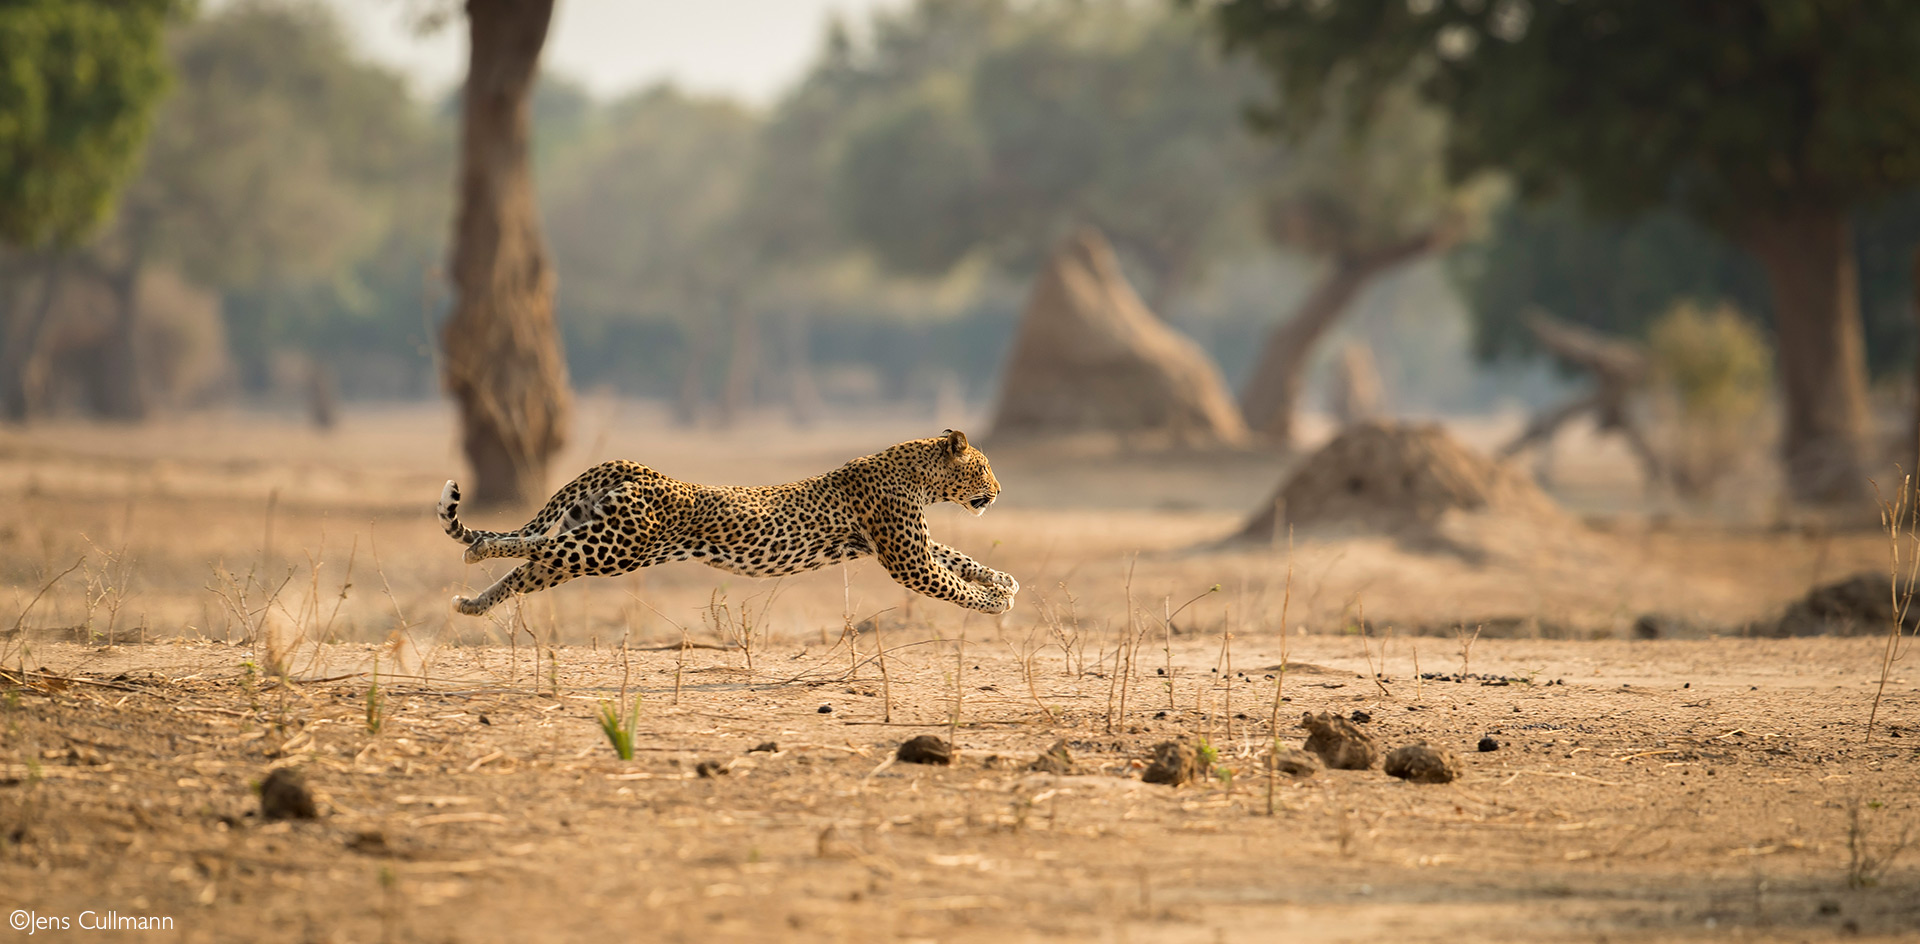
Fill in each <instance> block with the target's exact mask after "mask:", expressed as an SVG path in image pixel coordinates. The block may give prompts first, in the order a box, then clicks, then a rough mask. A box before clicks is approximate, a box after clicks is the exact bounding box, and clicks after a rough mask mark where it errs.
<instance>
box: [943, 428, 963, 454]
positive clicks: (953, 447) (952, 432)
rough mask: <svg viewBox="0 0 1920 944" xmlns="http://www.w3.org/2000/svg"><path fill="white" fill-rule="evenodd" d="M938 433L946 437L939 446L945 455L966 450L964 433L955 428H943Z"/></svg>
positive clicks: (961, 452)
mask: <svg viewBox="0 0 1920 944" xmlns="http://www.w3.org/2000/svg"><path fill="white" fill-rule="evenodd" d="M940 435H941V436H944V437H946V440H945V441H944V442H942V443H941V444H940V448H941V450H942V451H944V452H945V453H946V454H947V455H949V456H958V455H961V454H963V453H965V452H966V451H967V434H966V433H963V432H961V431H959V430H957V429H943V430H941V431H940Z"/></svg>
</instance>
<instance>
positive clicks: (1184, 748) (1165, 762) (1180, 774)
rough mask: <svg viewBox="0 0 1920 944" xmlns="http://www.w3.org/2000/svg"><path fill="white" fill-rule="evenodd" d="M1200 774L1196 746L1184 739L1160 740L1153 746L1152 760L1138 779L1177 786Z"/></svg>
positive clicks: (1198, 753)
mask: <svg viewBox="0 0 1920 944" xmlns="http://www.w3.org/2000/svg"><path fill="white" fill-rule="evenodd" d="M1200 774H1201V770H1200V749H1199V748H1198V747H1196V746H1195V745H1193V744H1191V743H1188V742H1186V741H1162V742H1160V743H1158V744H1155V745H1154V746H1153V762H1152V763H1150V764H1148V765H1147V769H1146V771H1145V772H1144V773H1142V774H1141V775H1140V779H1141V780H1144V781H1146V782H1147V783H1164V784H1166V785H1167V786H1170V787H1177V786H1179V785H1181V784H1183V783H1186V782H1187V781H1189V780H1193V779H1195V778H1197V777H1199V776H1200Z"/></svg>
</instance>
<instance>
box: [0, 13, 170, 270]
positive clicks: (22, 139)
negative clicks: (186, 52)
mask: <svg viewBox="0 0 1920 944" xmlns="http://www.w3.org/2000/svg"><path fill="white" fill-rule="evenodd" d="M178 5H179V4H178V3H177V2H176V0H7V2H5V3H0V50H5V51H6V58H5V68H3V69H0V241H4V242H7V243H10V244H13V245H15V246H28V247H32V246H40V245H43V244H46V243H62V244H68V243H72V242H74V241H76V240H78V239H80V238H81V237H83V236H85V235H86V234H87V233H88V232H89V231H90V230H91V229H92V228H93V227H94V226H96V225H98V224H99V223H100V222H101V220H103V219H104V218H105V217H106V215H107V214H108V212H109V211H110V210H111V209H112V206H113V200H114V197H115V195H116V194H117V193H118V192H119V189H120V187H121V185H122V184H123V183H124V182H125V181H126V178H127V176H128V174H129V173H130V172H131V171H132V170H133V167H134V163H135V161H136V160H137V159H138V158H139V156H140V145H141V142H142V141H143V140H144V139H145V138H146V135H147V127H148V121H149V118H150V116H151V113H152V111H153V107H154V105H155V103H157V102H158V101H159V100H160V98H161V96H162V95H163V94H164V93H165V92H166V89H167V60H166V53H165V49H164V47H163V44H162V39H163V30H164V27H165V25H166V22H167V19H168V17H169V16H170V15H171V14H172V13H173V12H174V11H175V10H176V8H177V7H178Z"/></svg>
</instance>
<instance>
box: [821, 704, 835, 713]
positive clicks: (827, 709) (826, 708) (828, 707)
mask: <svg viewBox="0 0 1920 944" xmlns="http://www.w3.org/2000/svg"><path fill="white" fill-rule="evenodd" d="M820 713H821V714H823V715H830V714H833V706H832V705H821V706H820Z"/></svg>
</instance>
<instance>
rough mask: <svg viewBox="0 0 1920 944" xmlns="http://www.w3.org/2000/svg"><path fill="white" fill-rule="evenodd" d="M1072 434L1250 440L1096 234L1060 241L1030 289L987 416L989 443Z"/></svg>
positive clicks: (1205, 362) (1209, 365) (1197, 361)
mask: <svg viewBox="0 0 1920 944" xmlns="http://www.w3.org/2000/svg"><path fill="white" fill-rule="evenodd" d="M1076 433H1101V434H1111V435H1118V436H1120V437H1121V438H1122V440H1123V441H1124V442H1125V443H1126V444H1127V445H1128V446H1130V447H1135V448H1140V447H1151V446H1158V445H1166V446H1174V445H1177V446H1209V445H1221V444H1237V443H1240V442H1242V441H1244V440H1245V439H1246V438H1247V429H1246V425H1245V424H1244V423H1243V422H1242V421H1241V419H1240V411H1239V408H1238V407H1236V406H1235V405H1234V402H1233V397H1232V395H1231V394H1230V393H1229V392H1228V390H1227V385H1226V382H1225V381H1224V380H1222V379H1221V377H1220V371H1219V369H1218V368H1217V367H1215V366H1214V364H1213V361H1211V360H1210V359H1208V357H1207V355H1206V354H1205V353H1204V352H1202V351H1201V349H1200V346H1199V345H1197V344H1195V343H1193V341H1192V340H1190V339H1188V338H1186V337H1184V336H1182V335H1181V334H1180V333H1178V332H1176V331H1174V330H1173V329H1172V328H1169V327H1167V326H1166V324H1165V323H1163V322H1161V321H1160V319H1158V318H1156V317H1154V315H1153V313H1152V312H1150V311H1148V310H1147V306H1146V304H1145V303H1143V302H1141V300H1140V296H1139V295H1137V294H1135V293H1134V291H1133V286H1131V285H1129V284H1127V279H1126V276H1125V275H1123V274H1122V273H1121V271H1120V264H1119V262H1118V261H1117V260H1116V259H1115V258H1114V255H1113V247H1112V246H1110V245H1108V243H1107V240H1106V237H1104V236H1102V235H1100V232H1099V231H1098V230H1094V229H1082V230H1080V231H1079V232H1077V233H1075V234H1073V235H1072V236H1070V237H1068V238H1067V239H1066V240H1065V241H1063V242H1062V243H1061V244H1060V246H1059V247H1058V248H1057V249H1055V250H1054V253H1053V257H1052V258H1051V259H1049V260H1048V261H1047V265H1046V268H1044V269H1043V270H1041V272H1040V277H1039V279H1038V280H1037V281H1036V282H1035V283H1034V287H1033V295H1032V296H1031V297H1030V298H1029V299H1028V301H1027V309H1026V312H1025V313H1024V314H1023V315H1022V316H1021V320H1020V332H1019V335H1018V336H1017V337H1015V338H1014V342H1013V354H1012V356H1011V357H1010V358H1009V359H1008V361H1007V369H1006V374H1005V380H1004V381H1003V383H1002V385H1001V388H1000V401H999V406H998V407H997V408H996V412H995V414H994V418H993V436H994V437H995V438H996V439H1002V440H1004V439H1022V438H1035V437H1051V436H1059V435H1062V434H1076Z"/></svg>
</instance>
